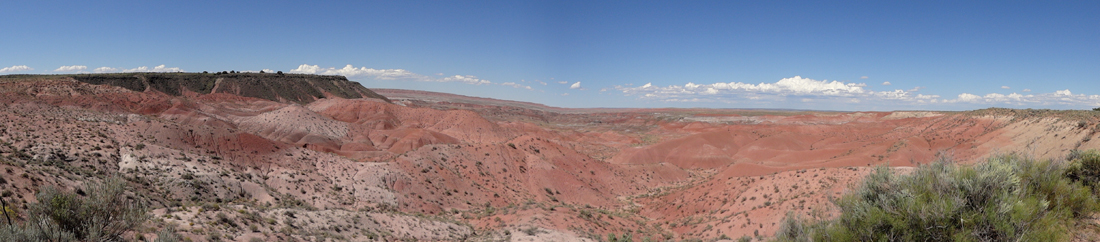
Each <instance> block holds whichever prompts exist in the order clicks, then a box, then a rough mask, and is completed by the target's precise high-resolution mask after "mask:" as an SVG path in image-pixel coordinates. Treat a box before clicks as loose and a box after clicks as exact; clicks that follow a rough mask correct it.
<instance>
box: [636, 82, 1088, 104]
mask: <svg viewBox="0 0 1100 242" xmlns="http://www.w3.org/2000/svg"><path fill="white" fill-rule="evenodd" d="M884 84H885V83H884ZM867 87H868V86H867V84H866V83H853V82H842V81H828V80H820V81H819V80H813V79H809V78H803V77H801V76H795V77H791V78H783V79H781V80H779V81H777V82H774V83H759V84H749V83H742V82H729V83H722V82H719V83H713V84H695V83H692V82H688V83H686V84H683V85H669V86H655V85H653V84H652V83H646V84H645V85H642V86H637V87H635V86H632V85H619V86H615V87H614V89H616V90H619V91H621V92H622V94H623V95H625V96H633V97H637V98H638V99H641V100H654V101H661V102H679V103H693V102H694V103H727V104H742V105H768V104H776V103H792V102H794V103H797V102H801V103H807V104H809V103H814V104H848V105H857V104H875V105H886V106H894V107H907V108H921V107H928V108H932V107H949V106H956V105H958V104H969V105H1004V106H1007V107H1021V108H1023V107H1033V106H1065V107H1074V108H1081V107H1085V108H1087V107H1095V106H1100V95H1084V94H1073V93H1072V92H1071V91H1070V90H1069V89H1066V90H1061V91H1056V92H1053V93H1042V94H1028V95H1023V94H1018V93H1015V92H1013V93H1010V94H1001V93H989V94H986V95H981V96H979V95H976V94H971V93H965V92H964V93H962V94H959V95H958V96H957V97H956V98H954V99H948V98H943V97H941V96H940V95H926V94H921V93H918V92H920V89H922V87H914V88H912V89H909V90H902V89H895V90H889V91H874V90H870V89H868V88H867ZM1026 91H1030V90H1026Z"/></svg>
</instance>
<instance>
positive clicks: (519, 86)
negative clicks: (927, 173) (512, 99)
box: [500, 82, 535, 90]
mask: <svg viewBox="0 0 1100 242" xmlns="http://www.w3.org/2000/svg"><path fill="white" fill-rule="evenodd" d="M500 85H501V86H509V87H514V88H523V89H527V90H535V89H534V88H531V86H524V85H522V84H519V83H515V82H505V83H501V84H500Z"/></svg>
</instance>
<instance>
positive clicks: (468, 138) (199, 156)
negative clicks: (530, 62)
mask: <svg viewBox="0 0 1100 242" xmlns="http://www.w3.org/2000/svg"><path fill="white" fill-rule="evenodd" d="M181 90H183V91H182V92H181V94H180V95H168V94H165V93H163V92H159V91H157V90H146V91H133V90H129V89H125V88H121V87H114V86H108V85H92V84H88V83H83V82H79V81H75V80H72V79H67V78H65V77H53V78H49V77H43V78H24V79H4V80H2V81H0V142H2V145H0V169H3V170H0V177H2V178H3V179H2V180H0V188H2V189H3V191H4V192H3V194H2V195H3V198H4V199H5V200H6V201H8V202H10V203H14V204H15V206H14V207H16V208H22V209H24V210H25V209H26V204H28V203H34V202H36V201H35V198H34V194H35V192H36V191H38V189H39V188H40V187H43V186H57V187H61V188H63V189H70V190H72V189H77V188H79V187H81V186H82V184H84V183H86V182H89V181H97V180H102V179H104V178H107V177H111V176H120V177H123V178H125V179H126V180H128V181H129V182H130V185H131V186H132V187H133V188H134V189H133V194H132V196H134V197H138V198H141V199H142V200H143V201H147V203H149V204H150V207H151V208H153V209H154V210H152V212H151V213H152V214H153V216H154V218H155V219H154V222H151V223H149V224H148V225H146V226H145V228H143V229H142V230H141V231H139V234H140V237H142V238H147V239H148V238H152V237H154V236H155V234H154V233H155V231H157V230H158V229H159V228H161V227H176V228H177V229H178V230H179V231H181V232H182V233H183V234H184V235H186V236H188V237H189V238H191V239H192V240H194V241H207V240H233V241H251V240H262V241H288V240H304V241H328V240H334V241H343V240H352V241H371V240H382V241H393V240H420V241H461V240H471V241H600V240H606V238H607V236H608V234H615V235H616V236H622V235H624V234H625V235H629V236H630V237H632V238H633V239H634V240H636V241H642V240H646V239H649V240H651V241H664V240H676V241H680V240H704V241H710V240H718V239H724V238H735V239H736V238H740V237H743V236H749V237H752V238H756V239H759V238H765V237H769V236H771V235H772V234H773V233H774V232H775V230H776V229H777V227H778V225H777V224H778V223H779V221H781V220H782V218H783V217H784V216H785V215H786V214H787V213H797V214H803V215H806V216H818V217H822V216H826V217H827V216H831V215H832V214H833V212H834V211H832V207H830V205H831V204H830V202H829V200H830V199H831V198H835V197H839V195H840V194H841V193H843V192H844V191H846V190H847V189H848V188H849V187H850V186H852V185H853V184H855V183H856V182H858V181H859V180H860V178H861V177H862V176H863V175H864V174H867V173H868V171H869V168H870V167H873V166H878V165H888V166H892V167H898V168H897V169H907V168H906V167H912V166H914V165H918V164H920V163H925V162H929V161H931V160H932V159H934V158H935V157H936V156H937V155H947V156H951V157H954V158H955V159H956V160H959V161H962V162H972V161H976V160H979V159H981V158H984V157H988V156H989V155H992V154H997V153H1006V152H1018V153H1022V154H1026V155H1031V156H1034V157H1039V158H1049V159H1056V158H1060V157H1061V156H1063V155H1065V154H1066V153H1068V152H1069V150H1072V149H1096V148H1098V147H1100V143H1098V141H1096V140H1093V138H1096V135H1097V134H1096V133H1097V131H1100V126H1098V123H1100V115H1098V114H1097V113H1100V112H1091V111H1049V110H1007V109H986V110H978V111H970V112H854V113H838V112H814V111H769V110H706V109H640V110H639V109H561V108H552V107H546V106H541V105H537V104H525V103H519V102H507V101H499V100H491V99H477V98H469V97H462V96H457V95H449V94H433V93H428V92H409V91H401V90H376V91H377V92H378V93H379V94H382V95H385V96H388V97H389V99H390V100H392V102H390V100H382V99H373V98H365V99H344V98H339V97H337V96H335V95H331V94H328V93H325V96H326V97H327V98H323V99H320V100H317V101H313V102H308V103H304V104H300V103H296V102H278V101H272V100H266V99H259V98H250V97H242V96H237V95H234V94H228V93H214V94H200V93H195V92H189V91H188V90H187V88H186V87H181ZM414 94H415V95H414ZM135 236H136V235H135Z"/></svg>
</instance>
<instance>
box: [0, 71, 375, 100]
mask: <svg viewBox="0 0 1100 242" xmlns="http://www.w3.org/2000/svg"><path fill="white" fill-rule="evenodd" d="M58 76H65V77H70V78H72V79H73V80H76V81H80V82H84V83H88V84H95V85H111V86H118V87H123V88H126V89H129V90H133V91H137V92H144V91H158V92H162V93H165V94H168V95H172V96H182V95H186V94H187V93H188V92H194V93H198V94H212V93H227V94H233V95H237V96H242V97H253V98H261V99H266V100H271V101H276V102H283V103H289V102H293V103H298V104H306V103H310V102H313V101H316V100H318V99H322V98H328V97H340V98H349V99H351V98H376V99H382V100H385V101H386V102H390V100H389V99H387V98H386V97H385V96H382V95H378V94H377V93H375V92H374V91H371V90H370V89H367V88H366V87H363V85H361V84H359V83H358V82H352V81H349V80H348V79H347V78H346V77H344V76H327V75H312V74H283V73H226V72H216V73H104V74H69V75H7V76H0V78H4V79H35V77H52V78H56V77H58Z"/></svg>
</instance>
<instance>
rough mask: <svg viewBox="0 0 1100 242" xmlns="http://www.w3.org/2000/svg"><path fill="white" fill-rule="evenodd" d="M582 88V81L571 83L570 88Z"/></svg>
mask: <svg viewBox="0 0 1100 242" xmlns="http://www.w3.org/2000/svg"><path fill="white" fill-rule="evenodd" d="M580 88H581V82H577V83H573V85H569V89H580Z"/></svg>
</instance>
